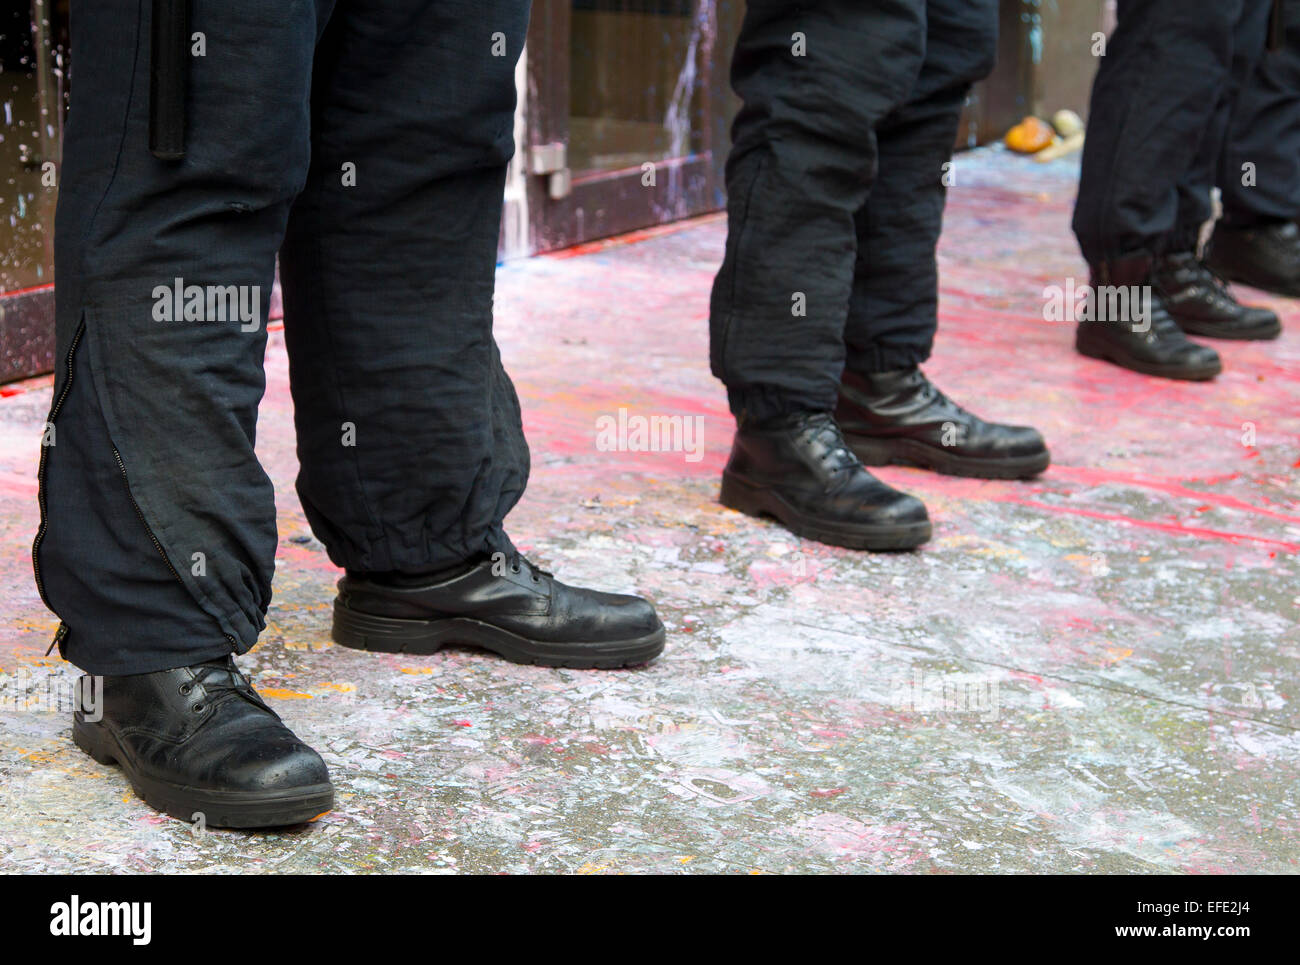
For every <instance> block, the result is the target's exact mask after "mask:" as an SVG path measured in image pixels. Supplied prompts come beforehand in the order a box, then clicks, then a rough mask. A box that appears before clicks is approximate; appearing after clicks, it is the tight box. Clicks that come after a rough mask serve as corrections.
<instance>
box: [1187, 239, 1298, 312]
mask: <svg viewBox="0 0 1300 965" xmlns="http://www.w3.org/2000/svg"><path fill="white" fill-rule="evenodd" d="M1207 258H1208V260H1209V263H1210V267H1211V268H1213V269H1214V270H1215V271H1217V272H1218V273H1219V274H1220V275H1222V276H1223V277H1224V278H1227V279H1229V280H1230V281H1235V282H1241V283H1242V284H1243V285H1250V286H1251V287H1252V288H1262V289H1263V290H1264V291H1267V292H1274V293H1276V294H1278V295H1289V296H1291V297H1292V298H1300V228H1297V227H1296V225H1295V222H1293V221H1284V222H1282V223H1281V224H1271V225H1261V226H1259V227H1255V228H1225V227H1223V226H1222V225H1220V226H1218V227H1217V228H1215V229H1214V237H1213V238H1212V239H1211V240H1210V247H1209V252H1208V255H1207Z"/></svg>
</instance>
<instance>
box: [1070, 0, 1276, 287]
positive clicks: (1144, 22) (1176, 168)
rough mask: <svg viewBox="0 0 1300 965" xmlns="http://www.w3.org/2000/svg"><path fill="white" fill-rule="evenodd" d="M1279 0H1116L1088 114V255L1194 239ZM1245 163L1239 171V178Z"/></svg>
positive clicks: (1155, 250)
mask: <svg viewBox="0 0 1300 965" xmlns="http://www.w3.org/2000/svg"><path fill="white" fill-rule="evenodd" d="M1271 4H1272V0H1120V2H1119V7H1118V13H1119V19H1118V24H1117V26H1116V28H1115V31H1114V33H1113V34H1112V35H1111V37H1110V39H1109V41H1108V43H1107V45H1106V53H1105V56H1103V57H1101V58H1100V63H1099V65H1098V69H1097V77H1096V80H1095V81H1094V82H1093V88H1092V99H1091V101H1090V104H1089V108H1088V110H1089V113H1088V136H1087V139H1086V141H1085V143H1084V148H1083V162H1082V170H1081V173H1080V178H1079V194H1078V199H1077V201H1076V203H1075V208H1074V221H1073V225H1074V233H1075V236H1076V237H1077V238H1078V240H1079V247H1080V249H1081V250H1082V251H1083V255H1084V257H1085V258H1086V259H1087V260H1088V262H1089V263H1090V264H1097V263H1100V262H1105V261H1113V260H1116V259H1120V258H1124V257H1126V256H1129V255H1135V254H1142V253H1145V254H1152V255H1159V254H1163V253H1165V252H1174V251H1190V250H1192V249H1194V248H1195V247H1196V241H1197V236H1198V233H1199V231H1200V228H1201V225H1202V224H1203V223H1204V222H1205V221H1206V220H1208V219H1209V217H1210V215H1211V202H1210V189H1211V188H1212V187H1214V185H1215V183H1216V181H1220V180H1221V178H1223V177H1226V176H1228V173H1225V165H1226V164H1227V163H1228V162H1227V161H1225V146H1226V145H1228V140H1229V133H1228V132H1229V125H1230V123H1231V122H1232V118H1233V113H1234V110H1235V105H1236V102H1237V95H1238V92H1239V91H1240V90H1242V89H1243V87H1244V86H1245V85H1246V83H1247V82H1248V80H1249V79H1250V77H1251V75H1252V74H1253V73H1254V71H1255V69H1256V67H1257V66H1258V64H1259V62H1260V60H1261V58H1262V57H1263V54H1264V47H1265V40H1266V37H1267V30H1268V16H1269V11H1270V8H1271ZM1240 176H1241V174H1240V171H1238V173H1237V175H1236V177H1237V178H1240Z"/></svg>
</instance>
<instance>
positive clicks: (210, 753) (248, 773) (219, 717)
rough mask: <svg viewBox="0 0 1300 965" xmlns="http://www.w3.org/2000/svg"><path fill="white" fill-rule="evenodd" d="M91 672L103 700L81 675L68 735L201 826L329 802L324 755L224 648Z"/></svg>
mask: <svg viewBox="0 0 1300 965" xmlns="http://www.w3.org/2000/svg"><path fill="white" fill-rule="evenodd" d="M96 679H98V680H102V681H103V690H102V695H101V696H102V700H101V701H99V704H100V705H99V706H98V707H95V706H93V703H94V701H92V700H90V699H87V696H86V694H87V692H89V694H90V695H92V696H93V694H94V689H95V688H94V686H93V684H92V685H91V686H89V687H87V686H86V684H87V683H88V682H89V681H90V680H91V678H82V684H83V686H82V694H83V696H82V698H81V700H80V701H79V705H80V706H79V707H78V709H76V710H74V711H73V714H72V739H73V741H74V742H75V743H76V745H77V746H78V747H80V748H81V749H82V750H83V751H85V752H86V753H87V754H89V755H90V756H91V757H93V758H94V759H95V760H97V761H99V762H100V763H101V764H117V765H119V766H120V767H121V768H122V770H123V772H124V773H125V774H126V777H127V780H129V781H130V782H131V787H133V788H134V789H135V793H136V794H138V795H139V796H140V797H142V798H143V799H144V800H145V802H146V803H147V804H149V805H150V806H151V807H154V808H157V809H158V810H159V811H164V812H166V813H167V814H170V815H171V816H172V817H176V818H180V819H181V820H182V821H190V822H197V821H200V820H201V821H202V822H203V824H204V825H205V826H207V827H217V828H261V827H278V826H282V825H290V824H301V823H302V822H304V821H310V820H311V819H312V818H315V817H319V816H320V815H322V814H324V813H325V812H326V811H328V810H330V808H332V807H333V806H334V788H333V785H331V784H330V776H329V771H328V770H327V769H326V767H325V762H324V761H323V760H321V758H320V755H319V754H317V753H316V752H315V751H314V750H312V749H311V748H310V747H308V746H307V745H306V744H304V743H303V742H302V741H300V740H299V739H298V738H297V737H295V736H294V735H293V732H292V731H290V730H289V728H288V727H286V726H284V724H283V723H282V722H281V721H280V718H279V716H278V715H277V714H276V712H275V711H273V710H272V709H271V708H270V707H268V706H267V705H266V704H265V703H264V702H263V701H262V698H261V697H259V696H258V695H257V691H255V690H254V689H253V687H252V684H250V683H249V682H248V679H247V678H246V677H245V676H244V675H243V674H242V673H240V672H239V668H238V667H236V666H235V662H234V660H233V658H230V657H227V658H225V659H224V660H212V661H209V662H207V663H201V664H197V665H195V666H193V667H181V668H179V669H176V670H161V671H158V672H157V673H145V674H133V675H130V676H123V677H101V678H96ZM101 714H102V717H101V716H100V715H101ZM97 717H98V718H99V719H95V718H97Z"/></svg>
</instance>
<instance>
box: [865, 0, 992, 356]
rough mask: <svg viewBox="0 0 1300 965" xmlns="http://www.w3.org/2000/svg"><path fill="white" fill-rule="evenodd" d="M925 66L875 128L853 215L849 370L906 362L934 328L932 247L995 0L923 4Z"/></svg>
mask: <svg viewBox="0 0 1300 965" xmlns="http://www.w3.org/2000/svg"><path fill="white" fill-rule="evenodd" d="M926 17H927V24H926V53H925V63H924V66H923V67H922V68H921V72H920V74H919V76H918V77H917V80H916V83H915V85H914V86H913V88H912V89H911V91H909V93H908V96H907V98H906V101H905V102H904V103H903V104H901V105H900V106H899V107H898V108H896V109H895V110H894V111H892V112H891V113H890V114H889V115H888V116H887V117H886V118H885V119H884V120H883V121H882V122H881V124H880V125H879V127H877V129H876V141H877V145H878V146H877V153H878V169H877V171H876V178H875V182H874V183H873V185H872V188H871V196H870V198H869V199H868V200H867V201H866V202H865V203H864V204H863V205H862V206H861V207H860V208H859V209H858V210H857V211H856V212H855V214H854V224H855V229H856V233H857V258H856V261H855V264H854V271H853V288H852V297H851V299H850V301H849V306H848V316H847V319H848V320H847V323H846V325H845V328H844V342H845V347H846V349H847V358H846V367H847V368H848V369H849V370H850V371H853V372H885V371H890V370H893V369H902V368H911V367H913V366H916V365H919V364H920V363H922V362H924V361H925V360H926V359H927V358H929V357H930V350H931V347H932V346H933V343H934V333H935V328H936V326H937V324H938V304H939V274H938V267H937V265H936V262H935V246H936V245H937V244H938V242H939V233H940V231H941V230H942V228H943V208H944V201H945V198H946V195H947V187H946V183H947V180H948V179H947V178H946V177H945V175H946V173H947V170H948V169H945V164H947V163H948V162H949V161H951V160H952V154H953V148H954V146H955V145H956V141H957V128H958V124H959V122H960V119H961V111H962V107H963V106H964V105H965V103H966V96H967V94H968V93H969V92H970V88H971V85H972V84H973V83H974V82H975V81H976V80H979V79H981V78H983V77H986V76H987V75H988V73H989V72H990V71H991V70H992V69H993V63H994V59H995V57H996V55H997V30H998V21H997V17H998V5H997V2H996V0H942V2H936V0H929V2H928V3H927V4H926Z"/></svg>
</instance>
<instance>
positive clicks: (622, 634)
mask: <svg viewBox="0 0 1300 965" xmlns="http://www.w3.org/2000/svg"><path fill="white" fill-rule="evenodd" d="M334 639H335V640H336V641H337V642H338V643H341V644H343V646H345V647H353V648H355V649H357V650H380V651H384V652H387V653H421V654H428V653H434V652H436V651H438V650H441V649H442V648H443V647H445V646H448V645H458V646H470V647H481V648H483V649H485V650H491V651H492V652H494V653H496V654H499V655H500V656H502V657H505V658H506V659H507V660H510V661H512V662H514V663H532V664H541V665H542V666H546V667H574V668H587V669H590V668H601V669H612V668H615V667H628V666H632V665H634V664H642V663H647V662H649V661H650V660H653V659H654V658H655V657H657V656H658V655H659V654H660V652H662V651H663V648H664V626H663V624H662V623H661V622H660V621H659V617H658V615H656V613H655V611H654V607H652V606H651V605H650V603H649V602H648V601H646V600H643V599H641V598H640V597H636V596H622V595H618V594H614V593H601V592H598V591H596V590H584V589H580V588H578V587H573V586H567V585H566V584H564V583H561V582H560V581H559V580H557V579H555V578H554V577H553V576H551V574H549V573H547V572H544V571H543V570H540V569H538V568H537V567H536V566H534V565H533V564H532V563H530V562H528V560H526V559H524V558H523V557H522V556H519V555H515V556H513V557H509V558H507V557H506V556H505V555H504V554H498V555H497V557H496V558H495V559H487V560H483V561H481V562H475V563H472V564H468V565H467V566H466V567H465V568H464V569H463V571H462V572H460V573H457V574H456V575H454V576H451V577H448V578H443V579H439V578H434V579H429V578H421V577H402V576H398V575H383V574H370V575H366V574H363V573H348V575H347V576H345V577H343V579H341V580H339V594H338V598H337V599H336V600H335V601H334Z"/></svg>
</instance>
